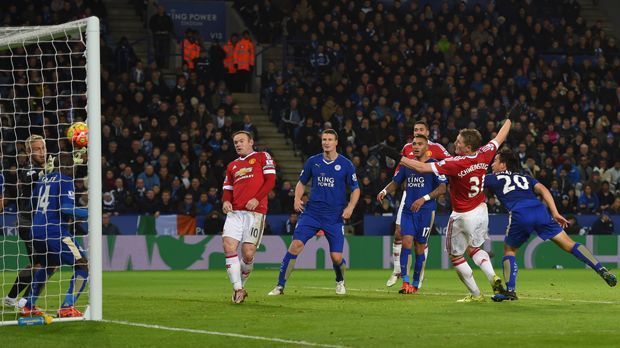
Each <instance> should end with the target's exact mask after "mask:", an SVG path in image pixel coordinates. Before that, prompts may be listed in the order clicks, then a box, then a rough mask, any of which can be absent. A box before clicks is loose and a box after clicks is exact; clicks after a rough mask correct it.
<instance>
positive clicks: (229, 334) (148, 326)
mask: <svg viewBox="0 0 620 348" xmlns="http://www.w3.org/2000/svg"><path fill="white" fill-rule="evenodd" d="M102 321H103V322H104V323H110V324H118V325H125V326H133V327H142V328H146V329H157V330H165V331H176V332H188V333H194V334H202V335H212V336H226V337H235V338H244V339H249V340H259V341H269V342H278V343H287V344H294V345H299V346H312V347H328V348H344V346H339V345H333V344H322V343H314V342H308V341H295V340H287V339H283V338H277V337H264V336H252V335H243V334H237V333H232V332H218V331H207V330H199V329H188V328H181V327H171V326H163V325H153V324H143V323H134V322H130V321H123V320H105V319H104V320H102Z"/></svg>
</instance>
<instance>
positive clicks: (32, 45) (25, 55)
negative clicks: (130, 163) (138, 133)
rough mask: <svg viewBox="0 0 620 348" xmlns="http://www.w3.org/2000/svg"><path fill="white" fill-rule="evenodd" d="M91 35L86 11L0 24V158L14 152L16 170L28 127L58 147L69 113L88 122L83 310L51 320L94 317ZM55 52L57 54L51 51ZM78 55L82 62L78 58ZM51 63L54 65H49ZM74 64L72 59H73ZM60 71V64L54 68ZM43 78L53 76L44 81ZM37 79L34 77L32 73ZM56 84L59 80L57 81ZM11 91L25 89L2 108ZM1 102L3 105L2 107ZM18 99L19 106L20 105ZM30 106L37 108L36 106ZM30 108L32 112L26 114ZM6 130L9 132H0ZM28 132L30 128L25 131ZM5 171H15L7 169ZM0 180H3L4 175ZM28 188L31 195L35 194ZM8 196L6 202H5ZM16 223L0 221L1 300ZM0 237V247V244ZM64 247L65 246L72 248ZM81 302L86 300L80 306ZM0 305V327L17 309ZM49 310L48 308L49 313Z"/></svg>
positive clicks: (97, 280)
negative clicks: (47, 21) (27, 23)
mask: <svg viewBox="0 0 620 348" xmlns="http://www.w3.org/2000/svg"><path fill="white" fill-rule="evenodd" d="M99 36H100V32H99V19H98V18H97V17H89V18H85V19H81V20H77V21H73V22H68V23H64V24H59V25H52V26H39V27H0V130H2V134H0V135H2V136H3V137H0V139H2V148H1V149H0V159H3V157H4V159H7V158H9V157H11V156H12V157H14V158H10V161H9V162H11V161H12V162H16V163H18V164H17V168H19V166H20V164H19V163H20V162H19V160H20V156H22V157H23V154H21V153H20V152H19V149H22V148H23V145H21V144H20V143H19V142H21V143H24V142H25V139H24V137H23V136H21V137H20V134H24V133H27V134H31V133H30V131H31V127H32V129H35V128H36V127H38V128H37V131H38V132H39V133H42V134H43V135H44V136H45V137H46V140H47V142H48V143H52V142H54V144H58V146H57V148H58V149H62V148H63V146H64V145H63V144H64V143H62V142H63V141H66V138H65V134H64V131H65V130H66V129H67V128H68V126H69V125H70V124H71V123H72V122H75V120H74V118H75V117H80V118H81V119H84V118H85V121H86V122H87V124H88V128H89V132H88V161H87V179H86V178H85V179H84V181H85V184H86V185H85V186H86V187H87V188H86V189H84V191H83V196H85V197H84V198H86V196H87V200H88V203H87V208H88V234H87V235H86V236H84V238H83V239H82V240H83V245H84V246H85V247H86V248H85V249H87V251H86V255H87V258H88V285H87V286H86V288H85V291H84V296H82V297H80V298H79V302H80V303H81V306H82V307H83V308H84V310H83V314H84V315H83V317H79V318H58V319H54V322H56V321H75V320H102V237H101V229H102V221H101V220H102V178H101V86H100V57H99V56H100V52H99V43H100V42H99V40H100V37H99ZM62 45H64V46H62ZM56 47H66V48H68V51H67V50H58V51H56ZM74 47H78V48H79V49H78V50H73V48H74ZM16 52H19V53H16ZM33 52H34V53H33ZM60 55H62V56H63V57H59V56H60ZM76 57H78V58H76ZM19 59H21V60H20V66H19V67H14V69H15V70H13V71H12V70H11V67H12V66H14V61H16V60H19ZM84 59H85V65H84V64H83V63H84ZM31 61H33V62H35V61H40V62H43V61H45V62H46V65H43V64H41V63H39V65H38V66H37V67H36V68H32V69H31V66H30V62H31ZM21 62H25V68H23V66H24V64H22V63H21ZM54 62H56V63H58V62H61V63H59V64H58V65H56V66H54ZM77 63H79V64H80V65H74V64H77ZM7 67H8V68H7ZM17 69H20V72H19V76H20V79H19V80H17V79H16V78H15V76H18V74H17V73H15V71H16V70H17ZM62 69H65V70H64V71H62V72H61V70H62ZM75 72H77V74H78V76H75V77H74V73H75ZM84 72H85V76H84ZM63 74H64V75H63ZM31 76H32V77H31ZM43 76H45V77H43ZM49 76H53V78H52V80H51V81H50V78H49ZM59 76H65V77H66V76H69V78H68V79H66V80H63V81H60V80H61V78H60V77H59ZM7 77H8V78H7ZM37 77H41V78H40V79H37ZM33 80H34V81H33ZM24 81H25V82H24ZM53 84H55V86H51V85H53ZM48 85H49V87H47V88H48V89H47V90H53V91H56V92H58V93H56V94H55V95H51V96H50V95H46V92H45V91H46V86H48ZM60 85H62V86H61V87H58V86H60ZM67 86H68V87H67ZM75 86H77V87H75ZM84 89H85V91H84ZM16 90H20V92H21V93H26V95H27V97H26V98H21V99H23V100H21V101H19V103H20V105H19V107H17V106H10V105H11V103H13V104H15V105H17V102H15V101H12V100H11V99H15V100H17V99H20V98H18V97H19V96H18V93H17V92H15V91H16ZM61 90H62V91H64V92H63V93H62V94H61V93H60V92H59V91H61ZM23 91H26V92H23ZM31 91H36V93H37V95H36V97H35V96H32V95H31ZM67 91H69V92H67ZM3 94H4V95H3ZM16 96H17V97H16ZM50 99H52V100H54V101H53V103H54V105H56V106H55V107H54V108H53V109H52V108H50V110H45V108H46V107H47V106H46V105H49V101H50ZM32 100H34V101H32ZM45 103H48V104H45ZM84 104H85V105H84ZM7 105H8V106H9V107H6V106H7ZM22 105H27V106H26V107H22ZM3 106H5V107H3ZM37 107H38V109H36V108H37ZM34 114H37V115H40V116H33V115H34ZM56 114H59V115H60V114H63V115H62V116H53V117H52V119H58V120H60V119H62V120H64V121H63V122H64V123H60V121H59V123H57V124H50V123H47V120H48V119H49V117H47V115H56ZM76 115H78V116H76ZM36 117H39V119H40V120H42V121H37V122H39V123H34V121H33V119H35V118H36ZM40 122H42V123H40ZM49 129H54V132H56V133H57V134H58V135H57V137H56V138H51V139H47V132H48V131H49ZM56 133H55V134H56ZM7 134H8V135H9V136H8V137H7ZM32 134H35V133H34V132H33V133H32ZM37 134H38V133H37ZM61 143H62V144H61ZM5 147H6V148H8V149H11V150H14V151H15V152H14V153H12V154H9V153H7V151H6V150H5ZM48 147H49V145H48ZM52 147H53V146H52ZM15 149H17V150H15ZM50 151H52V150H49V149H48V155H49V154H52V155H58V154H59V153H60V152H62V150H58V152H57V153H50ZM2 163H5V162H0V164H2ZM22 164H23V163H22ZM0 169H1V170H2V172H3V173H6V174H5V175H6V176H11V175H13V174H12V173H11V172H10V171H11V169H10V168H2V167H0ZM12 169H13V171H15V168H12ZM74 171H76V169H74ZM16 175H17V174H16ZM6 182H7V183H8V180H7V181H6ZM7 183H5V186H6V185H10V184H7ZM14 186H17V184H14ZM0 193H1V191H0ZM32 194H33V195H35V193H32ZM5 198H6V197H5ZM16 200H17V199H16ZM84 200H86V199H84ZM8 202H9V203H10V201H8ZM84 204H86V203H84ZM33 209H34V208H33ZM0 211H1V209H0ZM10 214H13V215H14V216H16V215H18V214H19V212H18V211H13V212H12V213H11V212H6V211H5V212H4V213H3V214H2V216H3V217H2V219H3V220H2V221H1V222H0V224H2V223H4V221H8V220H7V218H6V216H8V215H10ZM11 221H16V224H17V223H18V221H19V220H18V219H15V220H11ZM11 228H12V229H11ZM18 228H19V226H15V227H9V226H6V225H5V226H0V281H2V284H1V285H0V295H1V296H2V300H4V298H5V296H7V292H8V289H9V288H10V286H11V284H12V283H13V280H14V279H15V277H16V275H17V272H18V269H17V268H18V267H16V266H7V265H9V264H11V265H15V264H17V262H16V261H15V260H20V258H21V260H22V261H21V263H22V266H23V263H24V261H23V260H24V256H25V255H24V251H23V248H21V247H19V246H17V247H16V246H13V245H12V246H11V248H9V247H8V244H9V243H13V244H15V245H17V244H18V242H17V241H16V240H17V239H16V235H17V233H16V231H17V229H18ZM7 235H8V236H7ZM10 238H12V239H10ZM8 240H10V242H8ZM5 243H6V244H7V245H5ZM19 243H21V242H19ZM5 247H6V249H5ZM15 248H17V250H21V251H19V252H18V254H13V255H10V252H6V251H5V250H15ZM71 251H72V252H73V250H71ZM9 260H10V262H9ZM58 273H61V272H58ZM65 274H66V272H65ZM59 276H61V277H63V278H64V279H61V280H57V282H58V285H59V286H56V287H55V288H60V285H61V284H62V286H65V285H66V283H67V282H68V279H67V278H66V275H60V274H59ZM54 278H55V274H54V275H52V276H51V277H50V279H54ZM56 278H58V277H56ZM76 288H77V285H76ZM86 289H88V291H86ZM48 290H49V291H48ZM64 290H66V287H65V289H63V292H62V293H53V294H50V292H51V291H52V290H51V289H49V288H48V289H46V290H44V291H47V295H46V296H49V297H50V298H52V300H49V303H53V305H56V303H57V302H58V301H60V300H61V299H62V297H63V296H65V294H64ZM56 291H57V290H56ZM20 296H22V295H20ZM59 299H60V300H59ZM45 302H46V303H47V302H48V301H47V300H46V301H45ZM84 304H86V305H85V306H83V305H84ZM48 306H50V307H51V306H52V304H48ZM47 309H48V310H49V311H50V312H48V311H46V314H54V313H55V309H54V308H47ZM0 310H1V311H2V313H1V315H0V326H1V325H15V324H17V323H18V320H17V318H18V317H19V314H18V313H19V309H14V312H15V313H14V315H6V313H7V311H8V309H7V308H6V306H5V307H4V308H3V303H0ZM51 310H54V311H53V312H52V311H51Z"/></svg>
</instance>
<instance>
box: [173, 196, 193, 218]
mask: <svg viewBox="0 0 620 348" xmlns="http://www.w3.org/2000/svg"><path fill="white" fill-rule="evenodd" d="M177 213H178V214H180V215H190V216H196V213H197V208H196V204H195V203H194V196H193V195H192V194H191V193H186V194H185V196H184V197H183V201H182V202H180V203H179V209H178V210H177Z"/></svg>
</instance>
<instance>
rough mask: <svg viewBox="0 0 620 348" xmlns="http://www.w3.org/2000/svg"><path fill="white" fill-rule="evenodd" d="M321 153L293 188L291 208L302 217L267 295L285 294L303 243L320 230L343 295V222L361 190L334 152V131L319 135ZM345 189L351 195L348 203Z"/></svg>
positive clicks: (350, 169)
mask: <svg viewBox="0 0 620 348" xmlns="http://www.w3.org/2000/svg"><path fill="white" fill-rule="evenodd" d="M321 145H322V146H323V153H321V154H318V155H314V156H312V157H310V158H309V159H308V160H307V161H306V163H305V164H304V169H303V170H302V171H301V174H300V175H299V182H297V186H296V187H295V202H294V208H295V210H296V211H298V212H300V213H302V214H301V215H300V216H299V220H298V221H297V227H296V228H295V232H294V233H293V242H292V243H291V245H290V246H289V248H288V252H287V253H286V255H284V259H283V260H282V265H281V267H280V274H279V277H278V285H277V286H276V287H275V288H274V289H273V290H272V291H271V292H269V295H282V294H284V286H285V285H286V280H287V279H288V277H289V276H290V274H291V272H292V271H293V268H294V267H295V262H296V261H297V256H298V255H299V254H300V253H301V252H302V250H303V249H304V245H305V244H306V242H307V241H308V240H309V239H310V238H312V237H313V236H314V235H315V234H316V233H317V231H319V230H323V231H324V232H325V237H326V238H327V242H328V243H329V251H330V256H331V258H332V262H333V266H334V271H335V272H336V293H337V294H339V295H344V294H346V289H345V286H344V270H345V268H346V261H345V260H344V259H343V258H342V249H343V247H344V220H345V219H348V218H350V217H351V214H352V213H353V209H354V208H355V205H356V204H357V201H358V199H359V197H360V189H359V186H358V183H357V177H356V176H355V167H354V166H353V163H351V161H349V160H348V159H347V158H346V157H344V156H342V155H340V154H338V152H336V147H337V146H338V134H337V133H336V131H335V130H333V129H326V130H324V131H323V132H322V133H321ZM311 179H312V188H311V189H310V200H309V201H308V203H307V204H306V205H305V206H304V203H303V201H302V199H301V198H302V195H303V194H304V191H305V188H306V184H307V183H308V181H310V180H311ZM347 188H348V189H349V190H350V191H351V193H350V197H349V202H348V203H347Z"/></svg>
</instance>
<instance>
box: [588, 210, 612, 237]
mask: <svg viewBox="0 0 620 348" xmlns="http://www.w3.org/2000/svg"><path fill="white" fill-rule="evenodd" d="M590 234H614V222H613V221H612V220H611V219H610V218H609V216H608V215H607V214H605V213H603V214H601V215H600V216H599V217H598V219H596V221H594V223H593V224H592V229H591V230H590Z"/></svg>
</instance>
